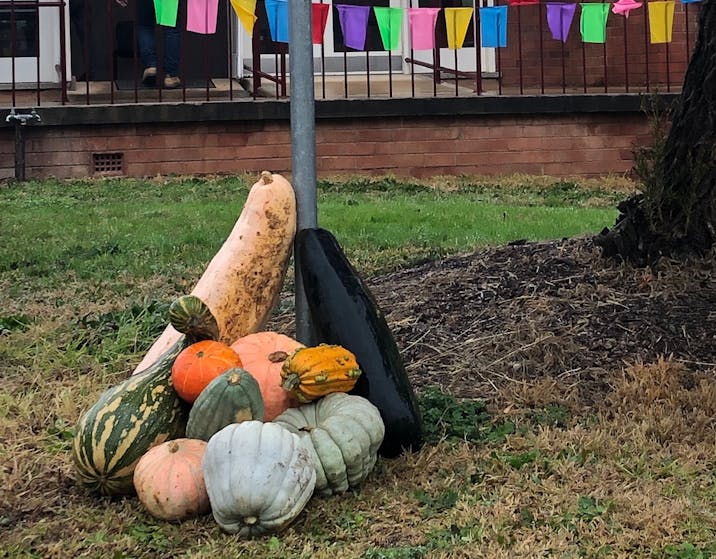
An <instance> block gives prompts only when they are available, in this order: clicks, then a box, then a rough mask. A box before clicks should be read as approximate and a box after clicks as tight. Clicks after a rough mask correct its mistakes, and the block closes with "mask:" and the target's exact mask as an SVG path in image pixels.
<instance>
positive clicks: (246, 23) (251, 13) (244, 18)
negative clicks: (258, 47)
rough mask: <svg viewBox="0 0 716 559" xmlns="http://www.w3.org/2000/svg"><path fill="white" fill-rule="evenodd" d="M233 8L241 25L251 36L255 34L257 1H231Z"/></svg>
mask: <svg viewBox="0 0 716 559" xmlns="http://www.w3.org/2000/svg"><path fill="white" fill-rule="evenodd" d="M230 2H231V7H232V8H234V12H236V17H238V18H239V21H240V22H241V25H243V27H244V29H246V32H247V33H248V34H249V35H253V34H254V24H255V23H256V19H257V18H256V15H255V14H256V0H230Z"/></svg>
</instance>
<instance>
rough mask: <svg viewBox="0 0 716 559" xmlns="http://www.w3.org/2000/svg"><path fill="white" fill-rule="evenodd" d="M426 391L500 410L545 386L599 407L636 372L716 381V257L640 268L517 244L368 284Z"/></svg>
mask: <svg viewBox="0 0 716 559" xmlns="http://www.w3.org/2000/svg"><path fill="white" fill-rule="evenodd" d="M367 284H368V285H369V288H370V289H371V291H372V292H373V294H374V295H375V297H376V299H377V300H378V303H379V305H380V307H381V309H382V310H383V311H384V313H385V315H386V319H387V320H388V323H389V325H390V326H391V328H392V331H393V335H394V337H395V339H396V342H397V344H398V346H399V348H400V349H401V353H402V355H403V357H404V361H405V364H406V368H407V370H408V373H409V375H410V378H411V381H412V382H413V384H414V386H415V387H416V389H418V390H419V389H420V388H422V387H426V386H428V385H437V386H439V387H441V388H442V389H443V390H445V391H447V392H449V393H451V394H453V395H454V396H456V397H465V398H481V399H485V400H487V401H491V402H492V403H493V404H497V405H499V404H500V402H499V401H498V400H499V397H500V396H499V395H500V394H501V393H503V392H504V388H505V387H506V386H507V385H511V384H512V385H514V384H520V383H523V384H527V383H532V384H533V383H534V382H535V381H539V379H541V378H545V379H550V381H551V382H556V383H559V385H560V390H561V392H562V393H564V392H565V391H567V392H569V393H570V399H571V400H572V401H573V402H576V403H579V404H583V405H587V406H588V405H590V404H594V403H596V402H597V401H599V400H600V399H602V398H603V397H604V396H605V394H606V393H607V392H608V391H609V389H610V379H611V378H612V377H613V375H614V374H615V373H617V374H619V373H621V371H622V370H623V369H624V367H626V366H627V365H630V364H634V363H639V362H644V363H648V362H652V361H656V360H657V359H658V358H659V357H662V356H663V357H666V358H670V359H672V360H674V361H678V362H681V363H683V364H684V365H685V366H686V367H687V369H689V370H692V371H694V372H704V371H712V372H714V373H716V253H711V254H710V255H709V256H708V257H706V258H703V259H698V260H690V261H686V262H676V261H668V260H662V261H660V262H659V263H658V264H657V265H655V266H653V267H651V268H633V267H631V266H628V265H625V264H623V263H615V262H613V261H608V260H606V259H604V258H602V256H601V253H600V250H599V249H598V248H596V247H595V246H594V245H593V243H592V241H591V239H589V238H572V239H564V240H559V241H551V242H539V243H522V244H520V243H518V244H513V245H509V246H500V247H494V248H487V249H484V250H478V251H476V252H473V253H471V254H465V255H460V256H455V257H450V258H446V259H442V260H439V261H431V262H426V263H422V264H420V265H416V266H413V267H411V268H408V269H402V270H400V271H397V272H395V273H391V274H388V275H384V276H380V277H375V278H370V279H369V280H367Z"/></svg>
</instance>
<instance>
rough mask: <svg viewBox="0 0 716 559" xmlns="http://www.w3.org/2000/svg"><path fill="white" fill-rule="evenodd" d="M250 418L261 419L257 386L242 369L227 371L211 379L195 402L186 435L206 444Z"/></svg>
mask: <svg viewBox="0 0 716 559" xmlns="http://www.w3.org/2000/svg"><path fill="white" fill-rule="evenodd" d="M252 419H255V420H257V421H263V419H264V401H263V399H262V398H261V388H260V387H259V383H258V382H256V379H255V378H254V377H252V376H251V374H249V372H248V371H245V370H244V369H240V368H238V367H237V368H233V369H229V370H228V371H226V372H225V373H223V374H221V375H219V376H218V377H216V378H215V379H214V380H212V381H211V382H210V383H209V384H208V385H207V387H206V388H204V390H202V391H201V393H200V394H199V396H198V397H197V399H196V400H195V401H194V405H193V406H192V408H191V411H190V412H189V421H188V422H187V425H186V436H187V437H188V438H190V439H201V440H203V441H208V440H209V439H210V438H211V437H212V435H214V433H216V432H218V431H220V430H221V429H223V428H224V427H226V426H227V425H229V424H230V423H241V422H242V421H250V420H252Z"/></svg>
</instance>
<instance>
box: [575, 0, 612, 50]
mask: <svg viewBox="0 0 716 559" xmlns="http://www.w3.org/2000/svg"><path fill="white" fill-rule="evenodd" d="M580 6H581V7H582V17H581V20H580V22H579V30H580V32H581V33H582V41H583V42H585V43H605V42H606V41H607V18H608V17H609V6H611V4H602V3H594V4H580Z"/></svg>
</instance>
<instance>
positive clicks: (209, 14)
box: [186, 0, 219, 35]
mask: <svg viewBox="0 0 716 559" xmlns="http://www.w3.org/2000/svg"><path fill="white" fill-rule="evenodd" d="M218 11H219V0H187V2H186V30H187V31H192V32H194V33H203V34H204V35H209V34H213V33H216V15H217V13H218Z"/></svg>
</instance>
